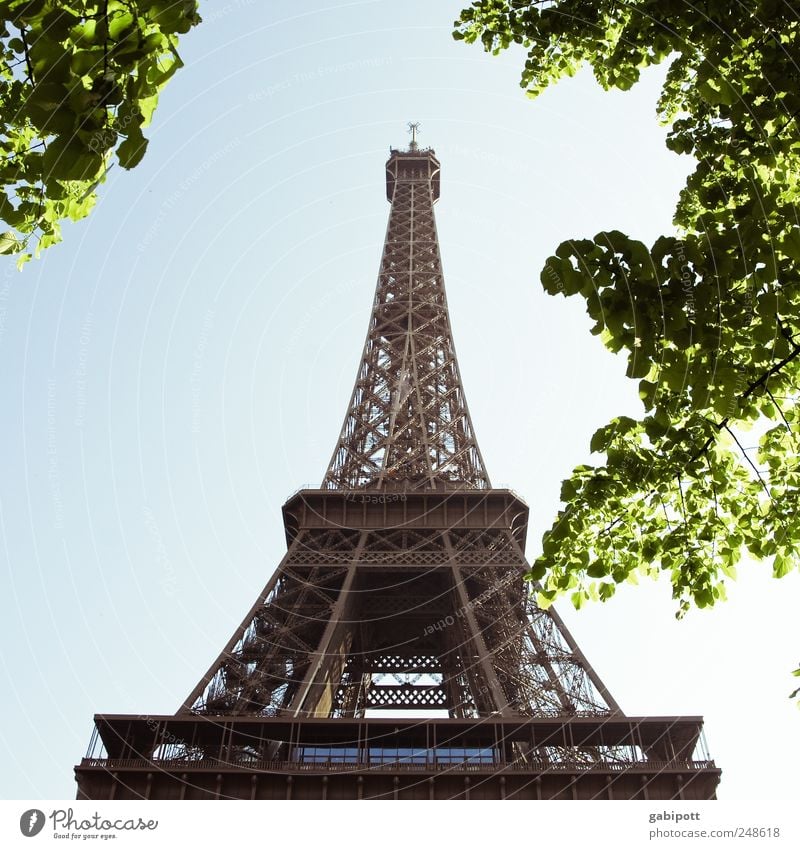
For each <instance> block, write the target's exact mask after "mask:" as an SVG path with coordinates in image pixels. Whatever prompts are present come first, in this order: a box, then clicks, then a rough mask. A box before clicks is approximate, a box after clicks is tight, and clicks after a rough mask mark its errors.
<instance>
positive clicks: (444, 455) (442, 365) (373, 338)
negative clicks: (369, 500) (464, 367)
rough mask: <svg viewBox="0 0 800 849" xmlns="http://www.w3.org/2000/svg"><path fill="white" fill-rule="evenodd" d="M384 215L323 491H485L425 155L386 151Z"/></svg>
mask: <svg viewBox="0 0 800 849" xmlns="http://www.w3.org/2000/svg"><path fill="white" fill-rule="evenodd" d="M387 170H388V172H389V174H390V180H389V191H390V200H391V202H392V210H391V213H390V215H389V226H388V229H387V231H386V241H385V242H384V246H383V257H382V259H381V267H380V273H379V275H378V285H377V289H376V292H375V300H374V305H373V309H372V317H371V319H370V324H369V331H368V333H367V341H366V343H365V345H364V353H363V355H362V358H361V365H360V366H359V369H358V376H357V378H356V383H355V388H354V389H353V395H352V398H351V400H350V406H349V409H348V411H347V415H346V416H345V420H344V425H343V426H342V432H341V436H340V437H339V441H338V443H337V445H336V449H335V451H334V454H333V458H332V459H331V463H330V466H329V468H328V472H327V474H326V475H325V480H324V482H323V486H324V487H327V488H330V489H358V488H363V487H366V486H370V487H372V488H387V489H396V488H403V489H418V488H426V489H437V488H444V489H451V488H456V487H458V488H473V487H478V488H488V487H489V485H490V484H489V477H488V475H487V474H486V471H485V468H484V464H483V460H482V458H481V454H480V451H479V449H478V443H477V441H476V439H475V435H474V430H473V427H472V422H471V421H470V417H469V411H468V409H467V402H466V399H465V397H464V391H463V388H462V384H461V376H460V374H459V370H458V363H457V361H456V353H455V347H454V345H453V334H452V331H451V329H450V317H449V314H448V310H447V300H446V298H445V291H444V281H443V278H442V263H441V258H440V256H439V241H438V237H437V235H436V221H435V219H434V213H433V204H434V202H435V200H436V197H437V196H438V194H437V187H438V173H439V162H438V160H437V159H436V157H435V156H434V155H433V152H432V151H421V150H418V149H414V150H411V151H409V152H408V153H403V152H400V151H393V154H392V157H391V159H390V160H389V163H388V164H387Z"/></svg>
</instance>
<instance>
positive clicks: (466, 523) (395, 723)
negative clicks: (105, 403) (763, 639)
mask: <svg viewBox="0 0 800 849" xmlns="http://www.w3.org/2000/svg"><path fill="white" fill-rule="evenodd" d="M386 190H387V197H388V199H389V201H390V202H391V213H390V218H389V225H388V228H387V233H386V241H385V244H384V249H383V256H382V259H381V268H380V273H379V277H378V285H377V290H376V294H375V300H374V304H373V308H372V316H371V319H370V325H369V332H368V334H367V341H366V344H365V345H364V353H363V356H362V360H361V365H360V367H359V370H358V376H357V378H356V384H355V388H354V390H353V395H352V398H351V401H350V405H349V408H348V411H347V415H346V416H345V420H344V425H343V427H342V431H341V435H340V437H339V440H338V442H337V444H336V448H335V450H334V453H333V457H332V459H331V463H330V466H329V468H328V471H327V473H326V475H325V478H324V480H323V482H322V486H321V487H320V488H319V489H316V490H301V491H300V492H298V493H296V494H295V495H293V496H292V497H291V498H290V499H289V500H288V501H287V502H286V504H285V505H284V507H283V516H284V525H285V528H286V540H287V553H286V555H285V556H284V558H283V560H282V561H281V563H280V565H279V567H278V569H277V571H276V572H275V574H274V575H273V577H272V578H271V580H270V581H269V583H268V584H267V586H266V587H265V588H264V591H263V593H262V594H261V595H260V596H259V598H258V599H257V601H256V603H255V605H254V606H253V608H252V609H251V610H250V611H249V613H248V614H247V616H246V617H245V619H244V621H243V622H242V624H241V626H240V627H239V628H238V629H237V631H236V632H235V633H234V635H233V637H232V638H231V640H230V642H229V643H228V645H227V646H225V648H224V650H223V651H222V653H221V655H220V656H219V658H217V660H216V661H215V662H214V663H213V664H212V666H211V668H210V669H209V670H208V672H207V673H206V675H205V676H204V677H203V678H202V680H201V681H200V682H199V683H198V685H197V687H196V688H195V690H194V691H193V692H192V693H191V694H190V695H189V697H188V699H187V700H186V702H185V703H184V704H183V706H182V707H181V709H180V710H179V711H178V712H177V714H175V716H156V717H152V716H147V717H142V716H109V715H99V716H96V717H95V724H96V729H95V733H94V735H93V738H92V744H91V745H90V750H89V752H88V753H87V757H86V758H84V759H83V760H82V761H81V763H80V764H79V765H78V766H77V767H76V777H77V781H78V798H95V799H100V798H104V799H110V798H116V799H122V798H163V799H197V798H214V799H220V798H237V799H241V798H248V799H257V798H258V799H263V798H268V799H288V798H302V799H361V798H364V799H367V798H382V799H387V798H388V799H392V798H393V799H416V798H426V799H427V798H431V799H452V798H491V799H502V798H509V799H511V798H516V799H542V798H547V799H561V798H566V799H596V798H604V799H616V798H624V799H631V798H640V799H711V798H715V791H716V786H717V784H718V781H719V776H720V771H719V769H718V768H717V767H716V766H715V764H714V763H713V761H711V760H710V759H709V758H708V756H707V755H706V754H705V753H704V752H703V750H702V734H701V732H702V719H701V718H699V717H659V718H651V717H647V718H644V717H628V716H625V715H624V714H623V713H622V711H621V710H620V708H619V706H618V705H617V704H616V702H615V701H614V699H613V698H612V697H611V695H610V693H609V692H608V690H607V689H606V687H605V686H604V685H603V682H602V681H601V680H600V678H599V677H598V675H597V674H596V673H595V671H594V670H593V669H592V667H591V666H590V665H589V663H588V661H587V660H586V658H585V657H584V655H583V654H582V652H581V651H580V649H579V648H578V646H577V645H576V643H575V641H574V640H573V639H572V637H571V636H570V634H569V632H568V630H567V629H566V627H565V626H564V624H563V622H562V621H561V619H560V618H559V617H558V615H557V614H556V613H555V611H553V610H552V609H550V610H547V611H545V610H541V609H539V608H538V607H537V606H536V604H535V603H534V601H533V598H532V595H531V593H530V592H529V585H528V584H527V583H526V582H525V581H524V580H523V577H522V576H523V575H524V573H525V572H526V571H527V570H528V568H529V566H528V564H527V563H526V560H525V555H524V549H525V534H526V529H527V521H528V508H527V506H526V505H525V504H524V503H523V502H522V501H521V500H520V499H519V497H518V496H517V495H515V494H514V493H513V492H511V491H510V490H504V489H493V488H492V486H491V484H490V481H489V477H488V475H487V473H486V470H485V466H484V463H483V459H482V457H481V453H480V450H479V448H478V444H477V442H476V439H475V433H474V430H473V427H472V423H471V421H470V416H469V411H468V409H467V404H466V400H465V397H464V391H463V387H462V384H461V377H460V374H459V370H458V363H457V360H456V354H455V348H454V346H453V337H452V332H451V329H450V319H449V315H448V310H447V301H446V299H445V292H444V283H443V279H442V270H441V259H440V256H439V244H438V239H437V236H436V224H435V220H434V212H433V205H434V203H435V201H436V200H437V199H438V197H439V162H438V160H437V159H436V156H435V155H434V152H433V151H432V150H421V149H420V148H419V147H418V145H417V143H416V137H415V136H414V140H413V141H412V143H411V145H410V147H409V149H408V150H407V151H399V150H392V151H391V155H390V157H389V161H388V162H387V165H386ZM412 710H413V711H415V712H416V715H412V714H410V713H409V711H412ZM420 711H424V712H427V714H428V715H427V716H423V717H419V715H418V714H419V712H420ZM387 714H391V715H389V716H387Z"/></svg>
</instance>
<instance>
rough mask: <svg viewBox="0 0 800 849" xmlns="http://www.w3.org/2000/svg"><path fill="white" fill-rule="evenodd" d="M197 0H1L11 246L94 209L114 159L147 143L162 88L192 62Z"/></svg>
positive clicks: (126, 163)
mask: <svg viewBox="0 0 800 849" xmlns="http://www.w3.org/2000/svg"><path fill="white" fill-rule="evenodd" d="M199 21H200V18H199V16H198V14H197V2H196V0H67V2H57V0H4V1H3V2H0V49H1V50H2V57H0V74H2V88H0V122H1V124H0V146H2V166H0V175H1V184H2V187H3V190H2V191H0V220H2V221H3V222H5V224H6V225H7V226H8V227H9V228H11V229H8V230H7V231H6V232H4V233H2V234H0V253H4V254H13V253H18V254H20V259H19V262H20V264H22V263H23V262H25V261H26V260H27V259H30V257H31V253H29V252H27V251H28V249H29V247H30V246H31V241H32V240H35V241H34V244H35V246H36V254H37V255H38V253H39V251H40V250H41V249H43V248H46V247H48V246H50V245H52V244H54V243H55V242H58V241H60V238H61V236H60V232H61V231H60V222H61V221H63V220H65V219H67V218H70V219H72V220H78V219H80V218H84V217H85V216H86V215H88V214H89V212H90V211H91V209H92V207H93V206H94V204H95V201H96V199H97V195H96V189H97V187H98V186H99V184H100V183H102V182H103V181H104V180H105V177H106V174H107V173H108V170H109V168H111V165H112V163H111V157H112V153H114V152H116V158H117V161H118V162H119V164H120V165H121V166H122V167H123V168H133V167H135V166H136V165H137V164H138V163H139V161H140V160H141V158H142V157H143V156H144V153H145V150H146V149H147V139H146V138H145V137H144V135H143V133H142V129H143V128H144V127H146V126H147V125H148V123H149V122H150V119H151V117H152V115H153V110H154V109H155V107H156V104H157V102H158V95H159V92H160V91H161V89H162V88H163V87H164V85H165V84H166V83H167V82H168V80H169V79H170V77H171V76H172V75H173V74H174V73H175V71H177V70H178V68H180V67H181V65H182V63H181V60H180V57H179V56H178V51H177V35H179V34H182V33H186V32H188V31H189V29H190V28H191V27H192V26H194V25H195V24H197V23H199Z"/></svg>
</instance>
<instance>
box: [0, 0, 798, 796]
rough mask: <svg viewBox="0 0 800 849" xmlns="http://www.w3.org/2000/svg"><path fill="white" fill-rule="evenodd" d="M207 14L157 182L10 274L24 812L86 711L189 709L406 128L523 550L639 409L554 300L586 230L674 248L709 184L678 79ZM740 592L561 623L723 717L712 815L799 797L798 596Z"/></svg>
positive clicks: (108, 205) (240, 593)
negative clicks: (681, 151) (551, 291)
mask: <svg viewBox="0 0 800 849" xmlns="http://www.w3.org/2000/svg"><path fill="white" fill-rule="evenodd" d="M201 5H202V13H203V15H204V17H205V19H206V20H205V23H204V24H203V25H201V26H200V27H199V28H198V29H197V30H196V31H195V32H193V33H191V34H190V35H189V36H188V37H186V38H185V39H184V41H183V49H182V55H183V58H184V60H185V62H186V67H185V68H184V69H183V70H182V71H180V72H179V73H178V74H177V75H176V77H175V78H174V79H173V81H172V83H171V84H170V86H169V88H168V90H167V92H166V94H165V95H164V97H163V98H162V103H161V105H160V107H159V109H158V111H157V112H156V117H155V121H154V125H153V127H152V129H151V132H150V137H151V144H150V149H149V151H148V154H147V156H146V158H145V160H144V161H143V163H142V164H141V165H140V166H139V167H138V168H137V169H136V170H135V171H134V172H131V173H126V172H123V171H122V170H121V169H120V168H118V167H117V168H115V169H113V170H112V172H111V174H110V179H109V181H108V184H107V185H105V186H104V187H103V188H102V190H101V194H102V199H101V202H100V204H99V206H98V208H97V209H96V211H95V213H94V214H93V216H92V217H91V218H90V219H89V220H88V221H85V222H82V223H80V224H78V225H75V226H70V227H67V228H66V231H65V237H66V238H65V242H64V243H63V244H62V245H60V246H57V247H55V248H53V249H51V250H49V251H48V252H47V254H46V255H45V256H44V257H43V258H42V259H41V260H40V261H38V262H34V263H32V264H30V265H29V266H27V267H26V269H25V271H24V272H23V273H22V274H18V273H17V272H16V270H15V269H14V268H13V265H12V263H9V264H8V267H7V268H6V269H5V270H4V272H3V274H2V276H1V277H0V357H1V358H2V360H1V361H2V364H3V368H2V374H0V393H1V394H0V397H2V398H3V402H4V403H3V406H2V412H0V416H2V425H1V427H2V434H3V438H2V440H0V467H2V469H3V474H2V476H0V522H2V525H1V526H0V532H2V541H3V545H2V548H0V551H1V552H2V558H3V567H2V568H3V575H4V580H3V584H4V588H5V589H4V592H3V593H2V596H0V628H2V645H3V652H2V663H3V667H2V669H3V675H4V680H5V690H6V692H5V698H4V699H3V700H2V708H0V710H2V720H3V721H2V723H0V735H2V736H1V737H0V753H1V754H0V757H2V761H3V763H4V764H6V765H7V768H6V769H5V770H3V772H2V777H0V781H2V782H3V786H2V789H1V790H0V795H2V796H3V797H5V798H27V797H30V798H69V797H72V796H73V795H74V782H73V779H72V766H73V764H74V763H76V762H77V761H78V760H79V758H80V757H81V755H82V754H83V752H84V751H85V748H86V745H87V742H88V739H89V734H90V732H91V728H92V715H93V713H95V712H110V713H145V714H148V713H149V714H156V713H171V712H174V711H175V710H176V709H177V707H178V706H179V705H180V704H181V702H182V701H183V699H184V698H185V697H186V695H187V694H188V693H189V692H190V690H191V689H192V688H193V686H194V685H195V683H196V682H197V680H198V679H199V678H200V676H201V675H202V674H203V673H204V672H205V670H206V668H207V667H208V665H209V664H210V663H211V661H212V660H213V659H214V658H215V657H216V655H217V654H218V653H219V651H220V650H221V648H222V647H223V645H224V644H225V642H226V641H227V640H228V638H229V636H230V634H231V632H232V631H233V629H234V628H235V627H236V626H237V625H238V623H239V622H240V620H241V618H242V617H243V616H244V614H245V612H246V611H247V610H248V609H249V607H250V605H251V604H252V602H253V601H254V599H255V597H256V595H257V593H258V592H259V591H260V589H261V588H262V586H263V585H264V584H265V583H266V581H267V579H268V577H269V575H270V574H271V572H272V571H273V570H274V568H275V566H276V565H277V563H278V561H279V560H280V558H281V556H282V553H283V551H284V547H285V542H284V537H283V531H282V525H281V518H280V506H281V504H282V503H283V501H284V500H285V498H286V497H287V496H288V495H289V494H290V493H291V492H292V491H294V490H295V489H297V488H298V487H300V486H302V485H304V484H313V485H317V484H318V483H319V482H320V481H321V479H322V476H323V473H324V471H325V468H326V465H327V462H328V460H329V458H330V453H331V451H332V449H333V445H334V442H335V440H336V437H337V435H338V432H339V427H340V425H341V420H342V417H343V415H344V411H345V406H346V404H347V401H348V398H349V394H350V391H351V388H352V383H353V380H354V378H355V370H356V366H357V363H358V358H359V355H360V352H361V346H362V343H363V338H364V333H365V331H366V327H367V320H368V316H369V309H370V303H371V298H372V294H373V290H374V285H375V279H376V275H377V270H378V261H379V257H380V250H381V243H382V239H383V234H384V229H385V226H386V217H387V213H388V205H387V203H386V200H385V194H384V184H383V165H384V161H385V159H386V154H387V151H388V147H389V145H393V146H395V147H397V146H402V145H405V144H406V143H407V139H408V137H407V135H406V132H405V126H406V122H407V121H409V120H414V121H420V122H421V124H422V134H421V137H420V141H421V143H422V144H423V145H430V146H432V147H434V148H435V150H436V152H437V155H438V156H439V158H440V160H441V162H442V197H441V201H440V202H439V204H438V206H437V216H438V219H437V221H438V227H439V236H440V241H441V249H442V256H443V262H444V270H445V279H446V284H447V291H448V298H449V302H450V307H451V314H452V321H453V326H454V334H455V340H456V346H457V349H458V354H459V361H460V366H461V372H462V375H463V377H464V382H465V386H466V392H467V397H468V400H469V404H470V409H471V412H472V415H473V421H474V424H475V427H476V431H477V436H478V439H479V442H480V445H481V449H482V452H483V455H484V458H485V460H486V463H487V465H488V468H489V473H490V475H491V477H492V480H493V482H494V483H495V485H509V486H512V487H513V488H514V489H515V490H517V491H518V492H519V493H520V494H521V495H522V496H523V497H524V498H525V499H526V500H527V501H528V503H529V504H530V506H531V514H532V526H531V528H530V532H529V551H528V553H529V556H530V557H535V556H536V554H537V553H538V549H537V546H538V542H539V538H540V536H541V532H542V531H543V530H544V529H545V528H546V527H547V526H548V525H549V524H550V521H551V520H552V517H553V516H554V514H555V512H556V510H557V509H558V492H559V483H560V481H561V479H562V478H563V477H565V476H567V475H568V474H569V472H570V470H571V468H572V467H573V466H574V465H576V464H577V463H581V462H585V461H586V460H587V459H589V458H588V447H587V446H588V441H589V437H590V436H591V434H592V433H593V432H594V430H595V429H596V428H597V427H599V426H600V425H602V424H604V423H606V422H607V421H608V419H610V418H611V417H612V416H614V415H617V414H622V413H629V414H630V413H633V414H636V412H637V410H638V400H637V397H636V385H635V383H634V382H632V381H628V380H626V379H625V378H624V376H623V374H624V363H622V362H621V361H619V360H618V359H616V358H615V357H613V356H612V355H610V354H608V353H607V352H606V351H605V350H604V349H603V348H602V346H601V344H600V343H599V341H598V340H597V339H595V338H593V337H590V336H589V334H588V332H587V330H588V327H589V321H588V318H587V317H586V315H585V314H584V313H583V312H582V308H581V304H580V303H579V302H578V301H575V302H573V301H566V300H564V299H561V298H559V299H554V298H550V297H548V296H546V295H544V294H543V293H542V291H541V287H540V284H539V282H538V277H539V269H540V268H541V266H542V264H543V262H544V259H545V258H546V257H547V256H548V254H550V253H552V251H553V250H554V248H555V247H556V245H557V244H558V243H559V242H560V241H562V240H564V239H566V238H570V237H586V236H591V235H593V234H595V233H596V232H598V231H600V230H601V229H612V228H617V229H620V230H623V231H626V232H629V233H630V234H632V235H635V236H637V237H639V238H641V239H643V240H645V241H649V240H652V239H653V238H654V237H655V236H656V235H658V234H659V233H662V232H665V231H667V230H668V229H669V228H670V226H671V225H670V219H671V211H672V207H673V205H674V198H675V196H676V194H677V191H678V189H679V187H680V185H681V183H682V180H683V179H684V177H685V175H686V173H687V172H688V169H689V167H690V164H691V163H690V162H689V161H688V160H686V159H685V158H684V159H681V158H679V157H677V156H675V155H673V154H671V153H669V152H668V151H667V150H666V149H665V148H664V145H663V137H664V132H663V130H662V129H660V128H659V127H658V125H657V123H656V120H655V117H654V104H655V99H656V95H657V90H658V84H659V79H660V77H661V72H660V71H658V70H656V71H654V72H652V73H649V74H647V75H646V77H645V80H644V81H643V83H642V84H641V85H640V86H638V87H636V88H635V89H634V90H633V91H631V92H629V93H627V94H620V93H615V94H605V93H603V92H602V90H601V89H600V88H599V87H598V86H597V85H596V84H595V83H594V81H593V80H592V78H591V75H589V74H588V73H585V74H582V75H579V76H578V77H576V78H575V79H573V80H568V81H566V82H564V83H562V84H559V85H558V86H557V87H556V88H554V89H553V90H552V91H549V92H547V93H546V94H545V95H544V96H542V97H541V98H540V99H538V100H537V101H535V102H531V101H529V100H528V99H527V98H526V97H525V96H524V95H523V94H522V93H521V90H520V89H519V88H518V72H519V67H520V65H521V62H522V56H521V55H520V54H518V53H517V54H515V53H509V54H508V55H506V56H503V57H500V58H492V57H489V56H485V55H484V54H483V53H482V52H481V51H480V49H479V48H477V47H475V46H472V47H467V46H465V45H463V44H458V43H455V42H453V41H452V39H451V37H450V31H451V22H452V20H453V19H454V18H455V17H456V16H457V14H458V12H459V10H460V8H461V6H460V4H459V3H457V2H455V3H435V4H434V3H425V2H422V0H413V1H412V2H404V3H397V2H388V0H372V2H355V3H330V4H327V5H325V4H323V5H316V4H312V3H307V4H302V8H304V9H306V11H302V12H298V11H297V9H298V5H299V4H296V3H288V2H283V3H280V2H270V3H269V4H266V3H265V4H261V3H257V2H253V0H250V2H247V0H230V1H229V2H224V0H219V2H217V3H202V4H201ZM741 571H742V573H743V574H742V578H741V580H740V581H739V582H738V584H737V585H735V586H731V587H730V596H731V601H730V602H729V603H728V604H726V605H724V606H721V607H719V608H718V609H716V610H713V611H711V612H698V611H695V612H693V613H692V614H691V615H690V616H689V617H688V618H687V619H686V620H685V621H683V622H681V623H677V622H676V621H675V619H674V604H673V602H672V601H671V600H670V598H669V587H668V585H667V583H666V582H664V581H662V582H660V583H653V584H647V585H642V586H640V587H638V588H626V589H625V590H623V591H621V592H620V593H619V594H618V596H617V598H615V599H614V600H613V601H612V602H611V603H608V604H606V605H602V606H600V605H595V606H590V608H589V609H584V610H583V611H581V613H579V614H576V613H575V612H574V611H572V610H570V609H569V607H568V606H567V605H565V604H561V605H560V606H559V610H560V612H561V613H562V615H564V616H565V618H567V620H568V622H569V625H570V627H571V628H572V629H573V632H574V634H575V636H576V638H577V639H578V640H579V642H580V644H581V647H582V649H583V650H584V652H585V653H586V654H587V656H588V657H589V659H590V661H591V662H592V663H593V664H594V666H595V667H596V669H597V670H598V672H599V674H600V675H601V676H602V677H603V678H604V680H605V681H606V683H607V685H608V686H609V688H610V689H611V691H612V692H613V694H614V696H615V698H616V699H617V701H618V702H619V703H620V704H621V706H622V708H623V710H625V711H626V712H627V713H629V714H633V715H635V714H649V715H656V714H703V715H705V717H706V729H707V739H708V743H709V747H710V749H711V752H712V755H713V756H714V757H715V758H716V760H717V761H718V763H719V764H720V765H721V766H722V768H723V770H724V776H723V784H722V786H721V788H720V797H721V798H727V799H770V798H774V799H781V798H782V799H796V798H797V797H798V796H800V778H799V777H798V774H797V771H796V769H795V766H794V761H793V759H792V758H790V757H789V756H788V753H789V752H792V751H796V746H797V742H798V729H799V728H800V714H798V711H797V709H796V708H795V707H794V706H793V705H792V703H791V702H790V701H789V700H788V699H787V698H786V696H787V694H788V692H789V691H790V689H791V688H792V679H791V678H790V676H789V672H790V670H791V669H793V668H794V667H795V666H796V665H797V661H798V657H797V650H798V646H797V642H796V635H797V626H796V615H797V605H796V598H797V590H798V587H799V584H798V576H797V575H791V576H789V577H788V578H786V579H784V580H783V582H782V583H780V584H778V583H777V582H774V581H772V580H770V579H769V578H768V577H767V576H768V574H769V571H770V569H769V566H768V565H764V564H762V565H754V566H752V567H749V568H743V569H742V570H741Z"/></svg>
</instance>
